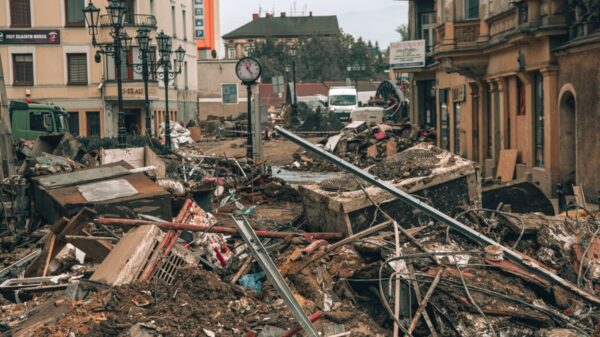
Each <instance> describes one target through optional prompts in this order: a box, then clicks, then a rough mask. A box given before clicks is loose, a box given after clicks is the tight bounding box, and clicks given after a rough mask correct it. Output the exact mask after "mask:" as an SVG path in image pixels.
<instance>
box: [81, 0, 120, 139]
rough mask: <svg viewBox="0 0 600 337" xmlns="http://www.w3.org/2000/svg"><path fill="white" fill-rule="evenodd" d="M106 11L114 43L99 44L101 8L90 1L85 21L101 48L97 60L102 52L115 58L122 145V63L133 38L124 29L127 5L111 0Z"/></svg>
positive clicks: (117, 0)
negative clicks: (97, 38) (97, 37)
mask: <svg viewBox="0 0 600 337" xmlns="http://www.w3.org/2000/svg"><path fill="white" fill-rule="evenodd" d="M106 12H107V13H108V17H109V18H110V22H111V31H110V36H111V37H112V39H113V41H112V43H108V44H98V43H97V41H96V36H97V35H98V21H99V18H100V9H98V8H96V6H94V4H93V3H92V2H91V1H90V2H89V3H88V5H87V7H86V8H84V9H83V14H84V16H85V21H86V22H87V25H88V30H89V34H90V35H92V44H93V45H94V47H96V48H98V49H99V50H98V51H97V52H96V62H100V54H104V55H107V56H112V57H113V58H114V60H115V69H117V71H116V76H117V95H118V104H119V128H118V139H119V145H120V146H121V147H125V146H126V142H127V130H126V128H125V111H124V107H123V80H122V78H121V69H122V68H121V65H122V63H123V61H122V57H123V54H125V55H126V54H127V51H128V50H129V48H131V41H132V38H131V37H130V36H129V35H128V34H127V33H126V32H125V31H124V22H125V16H126V15H127V12H128V11H127V7H126V5H125V3H124V2H122V1H119V0H109V2H108V7H106Z"/></svg>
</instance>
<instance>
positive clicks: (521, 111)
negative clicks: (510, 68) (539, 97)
mask: <svg viewBox="0 0 600 337" xmlns="http://www.w3.org/2000/svg"><path fill="white" fill-rule="evenodd" d="M525 97H526V94H525V85H523V82H522V81H521V79H519V78H518V77H517V115H518V116H525V112H526V111H527V109H526V108H525Z"/></svg>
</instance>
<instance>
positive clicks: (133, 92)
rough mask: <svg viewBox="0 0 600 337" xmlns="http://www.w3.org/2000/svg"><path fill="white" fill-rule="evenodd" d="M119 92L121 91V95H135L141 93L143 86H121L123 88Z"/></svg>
mask: <svg viewBox="0 0 600 337" xmlns="http://www.w3.org/2000/svg"><path fill="white" fill-rule="evenodd" d="M121 92H122V93H123V96H137V95H143V94H144V89H143V88H123V90H122V91H121Z"/></svg>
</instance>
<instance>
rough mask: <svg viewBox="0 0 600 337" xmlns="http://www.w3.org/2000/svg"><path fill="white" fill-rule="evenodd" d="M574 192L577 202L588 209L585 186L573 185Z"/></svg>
mask: <svg viewBox="0 0 600 337" xmlns="http://www.w3.org/2000/svg"><path fill="white" fill-rule="evenodd" d="M573 194H574V195H575V202H577V205H579V207H581V208H583V209H587V208H588V207H587V202H586V201H585V193H583V186H581V185H580V186H577V185H573Z"/></svg>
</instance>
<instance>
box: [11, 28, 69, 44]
mask: <svg viewBox="0 0 600 337" xmlns="http://www.w3.org/2000/svg"><path fill="white" fill-rule="evenodd" d="M0 44H60V31H58V30H0Z"/></svg>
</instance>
